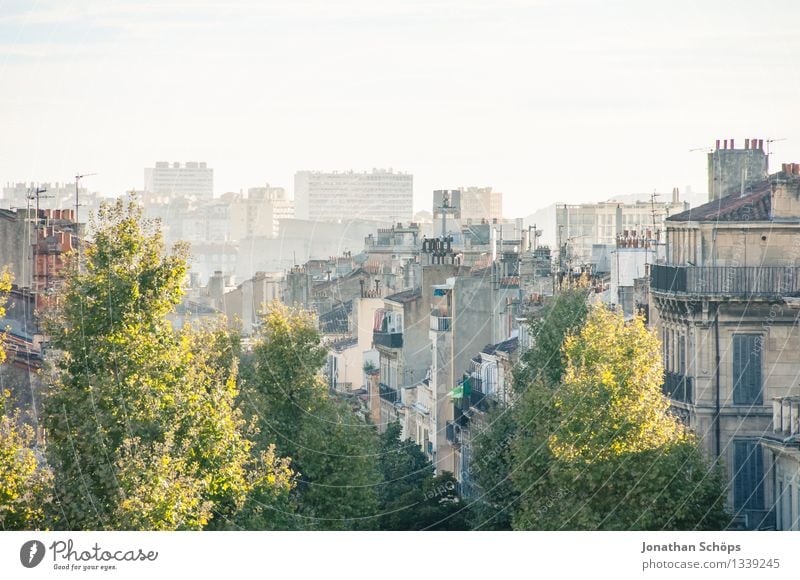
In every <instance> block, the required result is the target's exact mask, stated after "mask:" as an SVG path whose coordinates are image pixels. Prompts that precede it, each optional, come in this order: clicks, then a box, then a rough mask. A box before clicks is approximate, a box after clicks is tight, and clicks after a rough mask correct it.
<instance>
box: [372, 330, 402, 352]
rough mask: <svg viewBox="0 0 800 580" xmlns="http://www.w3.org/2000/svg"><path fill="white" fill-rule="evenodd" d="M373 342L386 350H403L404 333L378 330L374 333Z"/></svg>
mask: <svg viewBox="0 0 800 580" xmlns="http://www.w3.org/2000/svg"><path fill="white" fill-rule="evenodd" d="M372 342H374V343H375V344H376V345H380V346H384V347H386V348H403V333H402V332H380V331H378V330H376V331H374V332H373V333H372Z"/></svg>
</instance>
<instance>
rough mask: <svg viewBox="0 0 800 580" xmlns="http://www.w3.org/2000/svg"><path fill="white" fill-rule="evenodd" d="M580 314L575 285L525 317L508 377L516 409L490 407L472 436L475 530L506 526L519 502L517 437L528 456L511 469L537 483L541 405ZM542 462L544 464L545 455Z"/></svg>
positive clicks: (557, 376)
mask: <svg viewBox="0 0 800 580" xmlns="http://www.w3.org/2000/svg"><path fill="white" fill-rule="evenodd" d="M586 312H587V304H586V289H585V288H584V287H581V286H576V287H574V288H568V289H565V290H564V291H563V292H561V293H560V294H558V295H557V296H556V297H554V298H553V300H552V301H551V302H549V303H548V304H547V305H546V306H545V307H544V309H543V310H542V311H541V312H540V313H538V315H537V316H536V318H532V319H530V320H529V321H528V325H529V328H530V335H531V337H533V345H532V347H531V348H530V350H528V351H526V352H525V353H524V354H523V355H522V359H521V361H520V364H518V365H517V366H516V367H515V369H514V375H513V381H514V392H515V393H516V396H517V397H518V398H520V404H518V405H517V409H516V411H510V410H509V409H504V408H496V409H494V410H493V411H491V412H490V414H489V416H488V417H487V421H486V423H487V425H486V428H485V429H484V430H483V431H482V432H481V433H480V434H479V435H478V437H476V443H475V448H474V450H473V460H472V465H473V468H472V469H473V479H474V481H475V483H477V485H478V487H479V489H480V493H479V496H478V497H477V498H476V500H475V501H474V503H473V504H472V508H471V521H472V523H473V526H474V527H475V528H477V529H490V530H491V529H494V530H508V529H511V525H512V524H511V520H512V516H513V513H514V512H515V510H516V507H517V503H518V501H519V493H518V491H517V488H516V486H515V485H514V484H513V482H512V478H511V472H512V443H513V442H514V441H517V440H519V441H520V442H519V444H520V445H524V446H525V447H526V452H527V453H526V457H528V458H529V459H528V461H525V462H524V463H521V464H520V465H516V466H515V467H513V469H517V470H524V471H526V472H528V473H529V478H530V481H531V482H537V483H543V481H542V480H540V477H541V475H542V469H543V463H542V462H540V461H538V460H537V459H538V458H540V456H541V454H542V453H546V452H545V449H546V442H547V437H548V436H549V434H550V430H549V429H550V427H551V426H550V425H549V424H548V422H547V417H548V415H547V413H543V412H542V409H543V408H544V406H546V405H548V404H550V399H551V390H552V388H553V386H554V385H557V384H558V383H559V382H560V381H561V377H562V375H563V374H564V369H565V364H566V361H565V359H564V355H563V352H562V345H563V343H564V339H565V338H566V337H567V336H568V335H569V334H570V333H571V332H573V330H574V329H576V328H580V326H581V325H582V324H583V322H584V320H585V318H586ZM523 435H524V437H523ZM542 460H543V461H544V462H546V457H544V458H542ZM529 491H535V490H529ZM534 495H535V496H536V495H537V494H535V493H534Z"/></svg>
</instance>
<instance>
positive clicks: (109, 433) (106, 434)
mask: <svg viewBox="0 0 800 580" xmlns="http://www.w3.org/2000/svg"><path fill="white" fill-rule="evenodd" d="M84 258H85V261H84V263H83V264H82V267H81V268H80V270H79V269H78V268H77V267H73V268H72V269H71V270H70V271H69V272H68V274H67V276H66V280H65V286H64V289H63V292H62V295H61V297H60V304H61V309H60V312H59V315H58V316H57V317H56V318H55V319H53V320H51V321H50V323H49V325H48V326H49V334H50V335H51V337H52V344H53V346H54V347H55V348H57V349H59V351H60V352H61V353H62V356H61V358H60V360H59V361H58V363H57V367H58V370H59V371H60V372H59V373H58V374H57V375H56V376H55V377H54V378H53V385H52V387H51V389H50V392H49V393H48V394H47V396H46V398H45V401H44V413H43V416H44V417H43V418H44V421H45V425H46V428H47V432H48V448H47V455H48V459H49V460H50V463H51V464H52V465H53V467H54V469H55V473H56V478H55V487H56V497H57V500H58V510H57V511H56V512H55V517H56V518H57V525H58V526H60V527H67V528H70V529H157V530H162V529H165V530H166V529H201V528H204V527H214V528H218V527H225V526H230V525H233V524H235V521H236V517H237V515H238V514H239V512H240V511H241V510H242V509H243V508H244V506H245V505H246V504H247V502H248V499H249V498H250V496H251V495H254V494H258V495H260V496H263V497H270V496H272V495H274V497H275V498H276V501H278V503H280V502H281V501H284V502H285V501H288V495H289V491H290V488H291V477H287V476H286V472H285V466H284V465H282V464H281V462H280V461H275V460H273V461H271V462H269V463H266V462H262V461H254V460H253V454H252V453H251V447H252V444H251V442H250V441H249V440H248V439H247V437H246V436H245V421H244V419H243V417H242V414H241V412H240V411H239V410H237V409H236V407H235V402H236V398H237V396H238V387H237V366H236V364H235V361H236V359H237V347H238V342H237V340H236V338H235V337H231V336H230V335H229V334H228V333H227V332H225V331H224V330H222V329H221V328H214V329H207V330H195V329H191V328H188V329H186V330H184V331H182V332H176V331H174V330H173V329H172V327H171V326H170V324H169V322H168V321H167V319H166V315H167V314H168V313H169V312H170V311H171V310H172V309H173V308H174V306H175V305H176V304H177V303H178V301H179V300H180V298H181V295H182V291H183V290H182V287H183V283H184V279H185V276H186V271H187V266H186V248H185V247H184V246H176V247H175V248H173V250H172V252H170V253H165V251H164V245H163V241H162V237H161V232H160V228H159V227H158V224H157V223H155V222H150V221H147V220H144V219H143V218H142V215H141V210H140V209H139V207H138V206H137V205H136V203H135V202H134V201H130V202H129V203H128V204H125V203H124V202H123V201H121V200H120V201H117V202H116V203H114V204H105V205H104V206H103V207H102V208H101V209H100V212H99V215H98V218H97V226H96V227H95V231H94V240H93V244H91V245H90V246H88V247H87V248H86V249H85V251H84ZM273 459H274V458H273ZM265 486H266V487H268V488H270V489H271V490H272V491H274V492H275V493H274V494H270V493H264V492H265V489H261V488H262V487H265Z"/></svg>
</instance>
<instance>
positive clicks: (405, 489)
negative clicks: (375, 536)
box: [378, 422, 468, 530]
mask: <svg viewBox="0 0 800 580" xmlns="http://www.w3.org/2000/svg"><path fill="white" fill-rule="evenodd" d="M400 433H401V427H400V423H398V422H394V423H391V424H389V425H388V426H387V429H386V431H385V432H384V433H383V434H382V435H381V457H380V468H381V473H382V474H383V485H381V487H380V493H379V496H378V497H379V500H380V512H381V517H380V523H379V527H380V529H381V530H465V529H467V527H468V526H467V521H466V515H467V510H466V507H465V504H464V503H463V501H462V500H461V498H460V497H459V495H458V491H457V489H458V487H457V483H456V481H455V479H454V478H453V475H452V474H451V473H449V472H446V473H444V474H442V475H440V476H437V477H434V475H433V471H434V470H433V465H432V464H431V462H430V460H428V458H427V457H426V456H425V454H424V453H423V452H422V450H421V449H420V448H419V445H417V444H416V443H415V442H414V441H412V440H411V439H406V440H405V441H403V440H402V439H401V438H400Z"/></svg>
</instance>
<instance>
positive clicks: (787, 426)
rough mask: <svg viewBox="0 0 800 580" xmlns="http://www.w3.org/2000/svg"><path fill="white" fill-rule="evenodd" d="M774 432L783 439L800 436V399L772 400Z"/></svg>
mask: <svg viewBox="0 0 800 580" xmlns="http://www.w3.org/2000/svg"><path fill="white" fill-rule="evenodd" d="M772 430H773V431H774V432H775V433H778V434H780V435H781V436H783V437H793V436H795V435H800V397H798V396H790V397H776V398H774V399H772Z"/></svg>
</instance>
